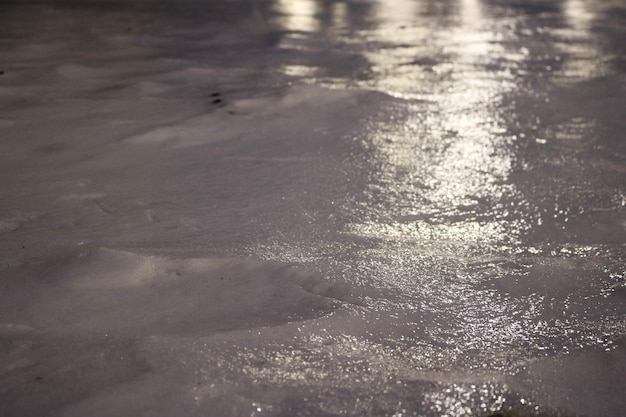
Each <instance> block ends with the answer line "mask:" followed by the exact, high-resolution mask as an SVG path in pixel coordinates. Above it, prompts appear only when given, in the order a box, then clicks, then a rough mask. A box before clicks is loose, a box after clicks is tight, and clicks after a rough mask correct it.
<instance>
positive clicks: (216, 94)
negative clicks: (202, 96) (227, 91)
mask: <svg viewBox="0 0 626 417" xmlns="http://www.w3.org/2000/svg"><path fill="white" fill-rule="evenodd" d="M221 95H222V94H221V93H213V94H211V97H219V96H221Z"/></svg>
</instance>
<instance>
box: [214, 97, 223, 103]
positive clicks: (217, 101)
mask: <svg viewBox="0 0 626 417" xmlns="http://www.w3.org/2000/svg"><path fill="white" fill-rule="evenodd" d="M221 102H222V99H221V98H216V99H215V100H213V104H220V103H221Z"/></svg>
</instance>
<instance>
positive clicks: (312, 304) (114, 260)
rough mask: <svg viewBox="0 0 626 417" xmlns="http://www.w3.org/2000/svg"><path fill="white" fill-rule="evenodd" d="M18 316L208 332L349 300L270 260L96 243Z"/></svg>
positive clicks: (140, 331) (112, 328)
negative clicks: (189, 255)
mask: <svg viewBox="0 0 626 417" xmlns="http://www.w3.org/2000/svg"><path fill="white" fill-rule="evenodd" d="M52 281H53V284H52V285H50V286H49V288H48V289H47V290H46V291H43V292H40V294H38V296H37V297H36V298H35V299H31V300H29V302H28V303H27V304H28V306H29V307H27V308H26V311H23V312H22V315H21V322H22V323H24V324H26V325H29V326H33V327H35V328H40V329H46V330H56V331H63V332H80V333H98V334H103V333H104V334H119V335H133V336H142V335H143V336H145V335H155V334H177V335H189V336H191V335H198V336H205V335H209V334H212V333H215V332H220V331H229V330H240V329H250V328H254V327H259V326H272V325H278V324H281V323H285V322H289V321H294V320H301V319H306V318H312V317H317V316H320V315H323V314H326V313H329V312H331V311H332V310H334V309H336V308H338V307H339V306H340V305H341V301H342V300H345V301H347V302H352V301H350V300H349V299H348V297H347V296H344V295H345V294H346V293H347V291H345V290H344V289H342V288H340V287H339V286H337V285H334V284H333V283H332V282H329V281H327V280H324V279H322V278H319V277H316V276H313V275H311V274H308V273H305V272H303V271H300V270H298V269H296V268H292V267H289V266H286V265H284V264H277V263H273V262H263V261H251V260H242V259H207V258H195V259H172V258H166V257H161V256H146V255H140V254H136V253H131V252H124V251H117V250H109V249H98V250H97V251H95V252H91V253H86V254H83V255H81V256H78V257H74V258H72V259H70V260H69V261H68V262H66V263H65V266H64V267H62V268H61V269H60V270H59V271H57V272H56V273H55V274H53V280H52Z"/></svg>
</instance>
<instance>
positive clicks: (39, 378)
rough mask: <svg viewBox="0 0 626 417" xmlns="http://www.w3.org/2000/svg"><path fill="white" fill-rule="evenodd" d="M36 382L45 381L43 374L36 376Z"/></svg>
mask: <svg viewBox="0 0 626 417" xmlns="http://www.w3.org/2000/svg"><path fill="white" fill-rule="evenodd" d="M35 382H39V383H41V382H43V377H41V376H38V377H35Z"/></svg>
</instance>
